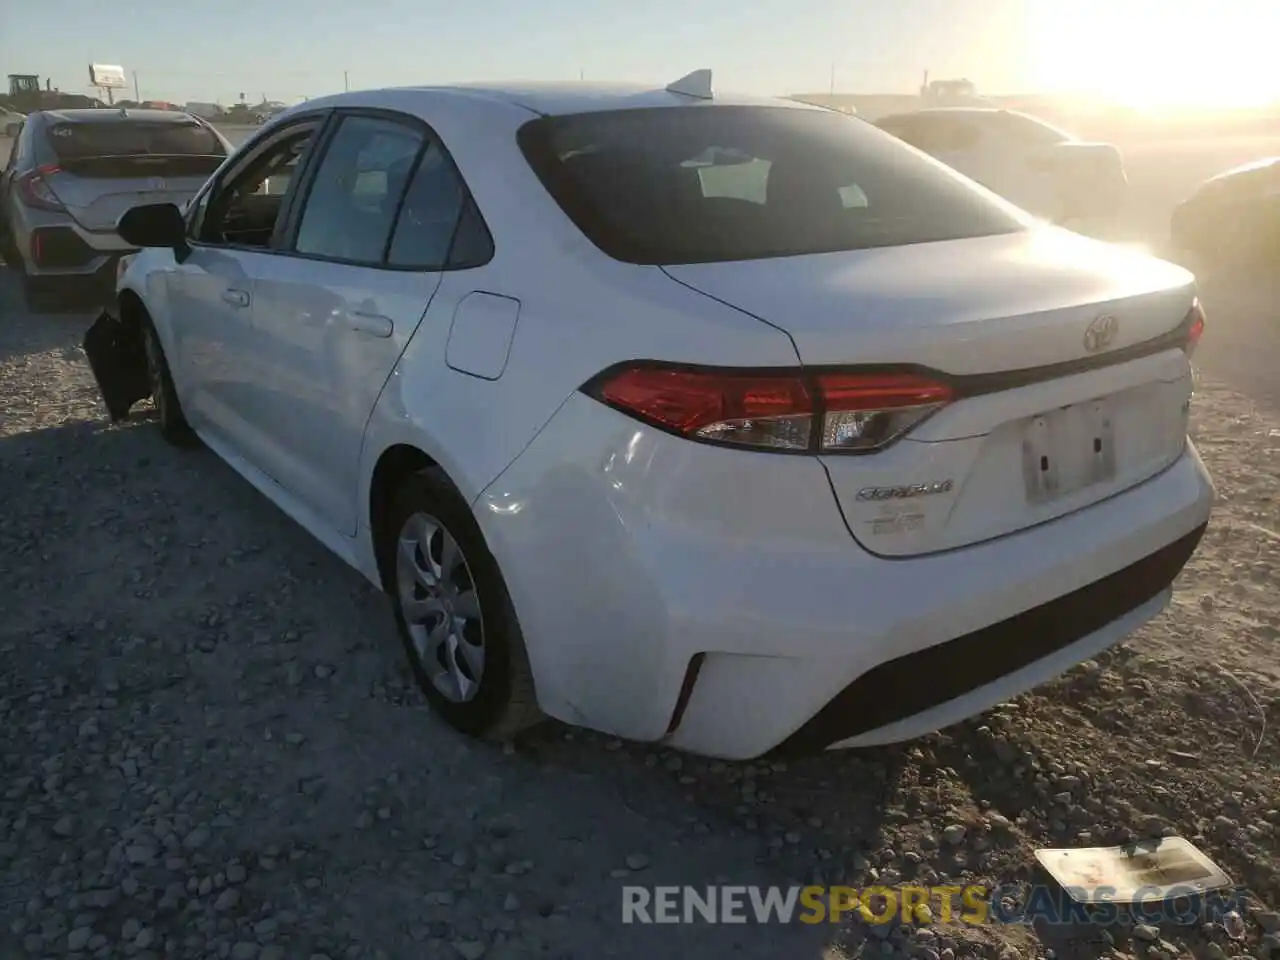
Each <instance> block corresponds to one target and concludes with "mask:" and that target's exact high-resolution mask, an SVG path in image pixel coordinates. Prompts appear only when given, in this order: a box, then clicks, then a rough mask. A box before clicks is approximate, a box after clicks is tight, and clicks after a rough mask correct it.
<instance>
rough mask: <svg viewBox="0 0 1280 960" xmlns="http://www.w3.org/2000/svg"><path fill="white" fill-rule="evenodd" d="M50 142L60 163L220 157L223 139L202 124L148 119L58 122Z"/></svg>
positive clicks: (223, 151)
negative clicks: (117, 159) (96, 160)
mask: <svg viewBox="0 0 1280 960" xmlns="http://www.w3.org/2000/svg"><path fill="white" fill-rule="evenodd" d="M48 137H49V144H50V146H51V147H52V148H53V152H54V154H55V156H57V158H58V162H59V163H73V162H75V161H76V160H86V159H90V158H96V157H133V156H157V157H221V156H225V154H226V151H225V150H224V149H223V146H222V142H221V141H220V140H219V139H218V137H217V135H216V134H214V132H213V131H212V130H210V129H209V128H208V127H206V126H204V125H203V124H199V123H196V122H195V121H191V122H181V121H179V122H174V121H172V120H169V121H164V122H156V121H147V120H119V121H106V122H89V123H55V124H54V125H53V126H51V127H50V128H49V134H48Z"/></svg>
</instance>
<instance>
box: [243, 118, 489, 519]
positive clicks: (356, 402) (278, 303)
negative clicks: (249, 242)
mask: <svg viewBox="0 0 1280 960" xmlns="http://www.w3.org/2000/svg"><path fill="white" fill-rule="evenodd" d="M321 150H322V153H321V155H320V156H319V158H318V160H317V162H316V163H315V164H314V166H313V168H312V169H313V171H314V172H313V173H312V175H311V177H310V182H309V183H307V184H306V185H305V187H304V190H303V193H302V194H301V196H300V201H299V203H298V204H297V205H296V207H295V208H294V210H293V211H292V212H291V224H290V227H289V239H288V244H287V245H288V248H289V252H288V255H287V256H283V257H280V258H278V259H277V260H276V261H274V262H273V263H272V264H271V265H270V269H269V270H267V271H264V272H263V273H261V274H259V276H258V280H257V288H256V294H255V297H256V299H255V309H254V325H255V326H256V327H257V330H258V335H259V336H260V337H262V338H264V341H265V342H267V343H269V344H270V345H271V346H270V349H269V350H264V351H263V352H262V354H261V356H264V357H269V358H270V362H271V363H272V365H273V369H272V370H271V371H270V372H269V375H270V376H271V377H272V380H273V382H275V383H277V384H278V385H279V387H280V393H281V395H283V396H287V397H289V398H290V404H289V405H288V407H287V408H286V407H284V406H281V407H276V408H273V409H272V410H271V411H270V413H269V416H270V417H271V421H270V422H266V423H263V424H261V427H262V429H263V430H265V431H267V432H268V434H269V436H270V439H271V441H272V446H273V457H274V462H273V463H272V464H271V465H270V467H268V472H269V473H270V474H271V476H272V477H274V478H276V479H277V481H278V482H280V483H281V484H282V485H283V486H285V487H286V489H287V490H288V491H289V493H290V494H291V495H292V496H293V497H294V498H296V500H297V501H299V503H300V505H301V506H303V507H305V508H306V509H307V510H308V511H309V512H311V513H312V514H313V515H314V516H315V518H316V519H317V520H318V521H320V522H321V523H323V524H324V525H325V526H327V527H329V528H331V529H332V530H334V531H335V532H339V533H342V534H345V535H348V536H351V535H354V534H355V531H356V523H357V518H358V514H357V490H358V486H359V482H358V467H359V462H360V448H361V443H362V441H363V438H364V428H365V424H366V423H367V422H368V419H369V416H370V414H371V412H372V410H373V407H374V404H375V403H376V401H377V399H378V396H379V394H380V393H381V391H382V387H383V385H384V384H385V383H386V380H387V377H388V376H390V374H391V371H392V369H393V368H394V367H395V364H396V362H397V361H398V360H399V358H400V354H401V353H402V352H403V351H404V348H405V346H406V345H407V344H408V342H409V338H410V337H411V336H413V333H414V331H415V330H416V329H417V327H418V324H419V323H420V322H421V320H422V317H423V314H424V313H425V312H426V309H427V307H428V306H429V305H430V303H431V300H432V297H433V296H434V295H435V292H436V290H437V288H438V287H439V285H440V280H441V273H442V271H443V270H445V269H446V268H447V265H448V260H449V253H450V249H451V247H452V244H453V240H454V234H455V232H456V227H457V224H458V221H459V215H460V212H461V211H462V209H463V207H464V204H465V202H466V197H467V192H466V188H465V186H464V185H463V183H462V179H461V177H460V175H459V174H458V172H457V170H456V168H455V167H454V165H453V162H452V160H451V159H450V157H449V156H448V154H447V152H446V151H445V150H444V147H443V145H442V144H441V143H440V142H439V140H438V139H437V138H436V136H435V135H434V133H433V132H432V131H431V130H430V129H429V128H428V127H427V126H426V125H425V124H424V123H422V122H421V121H419V120H417V119H415V118H411V117H408V116H404V115H401V114H396V113H390V112H385V111H361V110H350V111H340V112H339V113H338V115H337V117H336V122H335V123H334V124H333V125H332V127H331V128H330V131H329V133H328V135H327V136H326V138H325V142H324V143H323V145H322V148H321Z"/></svg>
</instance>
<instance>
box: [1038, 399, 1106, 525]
mask: <svg viewBox="0 0 1280 960" xmlns="http://www.w3.org/2000/svg"><path fill="white" fill-rule="evenodd" d="M1022 475H1023V478H1024V479H1025V480H1026V486H1027V500H1028V502H1030V503H1032V504H1040V503H1048V502H1050V501H1052V500H1057V499H1058V498H1059V497H1065V496H1068V495H1069V494H1072V493H1075V492H1076V491H1077V490H1082V489H1084V488H1085V487H1090V486H1093V485H1094V484H1095V483H1103V482H1105V481H1107V480H1111V479H1112V478H1114V477H1115V475H1116V441H1115V417H1114V416H1113V413H1112V410H1111V405H1110V403H1108V401H1107V400H1106V399H1102V400H1092V401H1089V402H1088V403H1077V404H1073V405H1072V406H1069V407H1063V408H1062V409H1060V410H1053V411H1050V412H1048V413H1043V414H1040V415H1039V416H1036V417H1031V418H1030V419H1028V420H1027V421H1026V422H1025V424H1024V425H1023V433H1022Z"/></svg>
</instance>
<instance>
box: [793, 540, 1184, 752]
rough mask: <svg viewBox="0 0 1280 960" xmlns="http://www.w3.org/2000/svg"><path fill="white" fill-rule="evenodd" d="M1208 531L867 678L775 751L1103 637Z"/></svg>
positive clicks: (1170, 576)
mask: <svg viewBox="0 0 1280 960" xmlns="http://www.w3.org/2000/svg"><path fill="white" fill-rule="evenodd" d="M1206 526H1207V524H1206V525H1204V526H1201V527H1199V528H1197V529H1196V530H1193V531H1192V532H1191V533H1189V534H1187V535H1186V536H1185V537H1182V538H1181V539H1180V540H1175V541H1174V542H1173V543H1171V544H1169V545H1168V546H1165V547H1163V548H1161V549H1160V550H1157V551H1156V552H1155V553H1153V554H1151V555H1150V556H1148V557H1144V558H1143V559H1141V560H1139V561H1138V562H1137V563H1135V564H1132V565H1131V566H1128V567H1125V568H1124V569H1123V570H1119V571H1117V572H1116V573H1113V574H1111V575H1110V576H1107V577H1104V578H1102V579H1101V580H1098V581H1095V582H1094V583H1091V584H1089V585H1088V586H1085V587H1081V588H1080V589H1079V590H1074V591H1072V592H1071V593H1068V594H1065V595H1064V596H1061V597H1058V598H1057V599H1056V600H1050V601H1049V602H1048V603H1046V604H1043V605H1042V606H1039V607H1034V608H1033V609H1031V610H1027V611H1025V612H1023V613H1020V614H1018V615H1017V616H1014V617H1010V618H1009V619H1008V620H1002V621H1000V622H999V623H995V624H992V625H991V626H989V627H983V628H982V629H981V630H975V631H974V632H973V633H968V634H965V635H964V636H962V637H957V638H956V639H954V640H948V641H947V642H945V643H940V644H938V645H936V646H932V647H927V648H925V649H924V650H918V651H916V652H915V653H909V654H907V655H906V656H902V657H897V658H896V659H893V660H889V661H886V662H885V663H882V664H880V665H879V666H877V667H874V668H873V669H871V670H868V671H867V672H866V673H864V674H863V675H862V676H860V677H858V679H856V680H854V681H853V683H851V684H849V686H847V687H845V688H844V690H842V691H841V692H840V693H838V694H836V696H835V698H834V699H833V700H832V701H831V702H830V703H828V704H827V705H826V706H825V707H823V708H822V709H821V710H820V711H818V713H817V714H816V715H815V716H814V717H813V718H812V719H811V720H810V721H809V722H808V723H806V724H805V725H804V726H803V727H801V728H800V729H799V730H797V731H796V732H795V733H794V734H792V735H791V737H790V738H788V739H787V740H786V742H784V743H783V744H782V746H781V747H780V748H779V750H781V751H784V752H788V753H789V752H793V751H794V752H801V753H807V752H811V751H814V750H821V749H823V748H825V747H829V746H830V745H831V744H833V743H838V742H840V741H841V740H847V739H848V738H850V737H855V736H858V735H859V734H862V733H867V732H868V731H871V730H875V729H877V728H879V727H883V726H885V725H887V724H890V723H894V722H896V721H898V720H903V719H906V718H907V717H911V716H914V715H916V714H918V713H923V712H924V711H926V710H929V709H932V708H933V707H937V706H940V705H941V704H944V703H946V702H948V701H950V700H954V699H956V698H957V697H960V696H963V695H964V694H966V693H969V692H970V691H973V690H976V689H978V688H979V687H982V686H985V685H986V684H988V683H992V682H994V681H995V680H998V679H999V678H1000V677H1003V676H1006V675H1008V674H1010V673H1013V672H1014V671H1016V670H1021V669H1022V668H1023V667H1026V666H1029V665H1030V664H1032V663H1035V662H1036V661H1037V660H1040V659H1043V658H1044V657H1047V656H1049V655H1050V654H1053V653H1056V652H1057V651H1059V650H1061V649H1063V648H1064V647H1068V646H1070V645H1071V644H1073V643H1075V642H1076V641H1077V640H1081V639H1083V638H1084V637H1086V636H1088V635H1089V634H1091V633H1093V632H1095V631H1097V630H1101V629H1102V628H1103V627H1105V626H1106V625H1107V624H1109V623H1111V622H1112V621H1115V620H1118V619H1119V618H1120V617H1123V616H1124V615H1125V614H1127V613H1129V612H1131V611H1133V610H1135V609H1137V608H1138V607H1140V606H1142V604H1144V603H1146V602H1147V601H1148V600H1151V599H1152V598H1154V597H1155V596H1157V595H1158V594H1159V593H1160V591H1162V590H1164V589H1165V588H1166V587H1168V586H1169V585H1170V584H1171V583H1173V581H1174V579H1175V578H1176V577H1177V576H1178V573H1179V572H1181V570H1182V568H1183V567H1184V566H1186V563H1187V561H1188V560H1190V559H1191V555H1192V554H1193V553H1194V552H1195V549H1196V547H1197V545H1199V543H1200V538H1201V537H1202V536H1204V531H1205V527H1206Z"/></svg>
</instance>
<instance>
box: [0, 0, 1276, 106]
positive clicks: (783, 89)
mask: <svg viewBox="0 0 1280 960" xmlns="http://www.w3.org/2000/svg"><path fill="white" fill-rule="evenodd" d="M1277 36H1280V2H1277V0H1214V2H1213V3H1209V2H1207V0H1164V2H1156V0H536V2H535V0H461V2H459V0H452V2H443V0H365V2H364V3H353V2H352V0H265V2H263V0H219V2H174V0H110V2H105V0H0V73H3V74H8V73H39V74H40V75H41V76H42V77H45V76H48V77H51V78H52V79H53V83H54V85H55V86H58V87H60V88H61V89H63V90H67V91H77V92H88V64H89V63H90V62H97V63H107V64H118V65H120V66H122V67H123V68H124V70H125V73H126V76H127V77H128V78H129V80H130V83H131V84H132V80H133V76H134V74H135V73H136V76H137V83H138V89H139V92H140V93H141V96H142V98H143V99H162V100H172V101H176V102H186V101H191V100H200V101H206V100H207V101H218V102H221V103H223V104H230V103H234V102H235V101H236V100H237V99H239V96H240V94H241V93H243V94H245V97H246V99H247V100H248V101H249V102H251V103H252V102H257V101H258V100H259V99H261V98H262V97H264V96H265V97H266V98H267V99H272V100H282V101H284V102H286V103H293V102H295V101H297V100H300V99H302V98H304V97H307V96H319V95H322V94H325V93H331V92H334V91H337V90H342V89H343V88H344V86H349V87H350V89H353V90H354V89H359V88H365V87H379V86H396V85H408V84H416V83H447V82H449V81H473V80H498V79H530V80H539V79H548V80H552V79H560V80H575V79H578V78H579V77H583V78H586V79H597V80H606V79H607V80H633V81H641V82H652V83H654V84H655V85H659V84H665V83H667V82H669V81H671V80H674V79H676V78H677V77H679V76H682V75H684V74H685V73H688V72H689V71H691V70H694V69H698V68H701V67H710V68H712V70H713V71H714V76H715V85H716V86H717V87H720V88H722V89H730V88H732V89H735V90H740V91H743V92H749V93H763V94H786V93H796V92H816V91H826V90H828V89H829V88H830V87H831V85H832V80H833V75H834V85H835V88H836V89H837V90H839V91H842V92H859V93H910V92H915V91H916V90H917V89H918V88H919V85H920V81H921V77H922V74H923V72H924V71H925V70H929V71H930V76H931V77H932V78H934V79H947V78H954V77H967V78H969V79H971V80H973V81H974V82H975V83H976V84H977V86H978V89H979V92H984V93H1041V92H1064V91H1075V92H1081V93H1088V94H1094V95H1101V96H1104V97H1107V98H1110V99H1114V100H1118V101H1120V102H1123V103H1126V104H1128V105H1134V106H1146V105H1163V104H1166V103H1174V102H1188V103H1195V105H1197V106H1200V105H1206V106H1208V105H1229V104H1238V105H1241V106H1256V105H1260V104H1264V103H1278V104H1280V66H1274V65H1272V64H1274V63H1275V62H1276V61H1274V60H1272V59H1271V58H1272V57H1273V56H1274V42H1275V41H1274V38H1275V37H1277ZM125 95H127V96H130V97H132V95H133V91H132V89H130V90H129V91H128V93H127V94H125Z"/></svg>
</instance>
